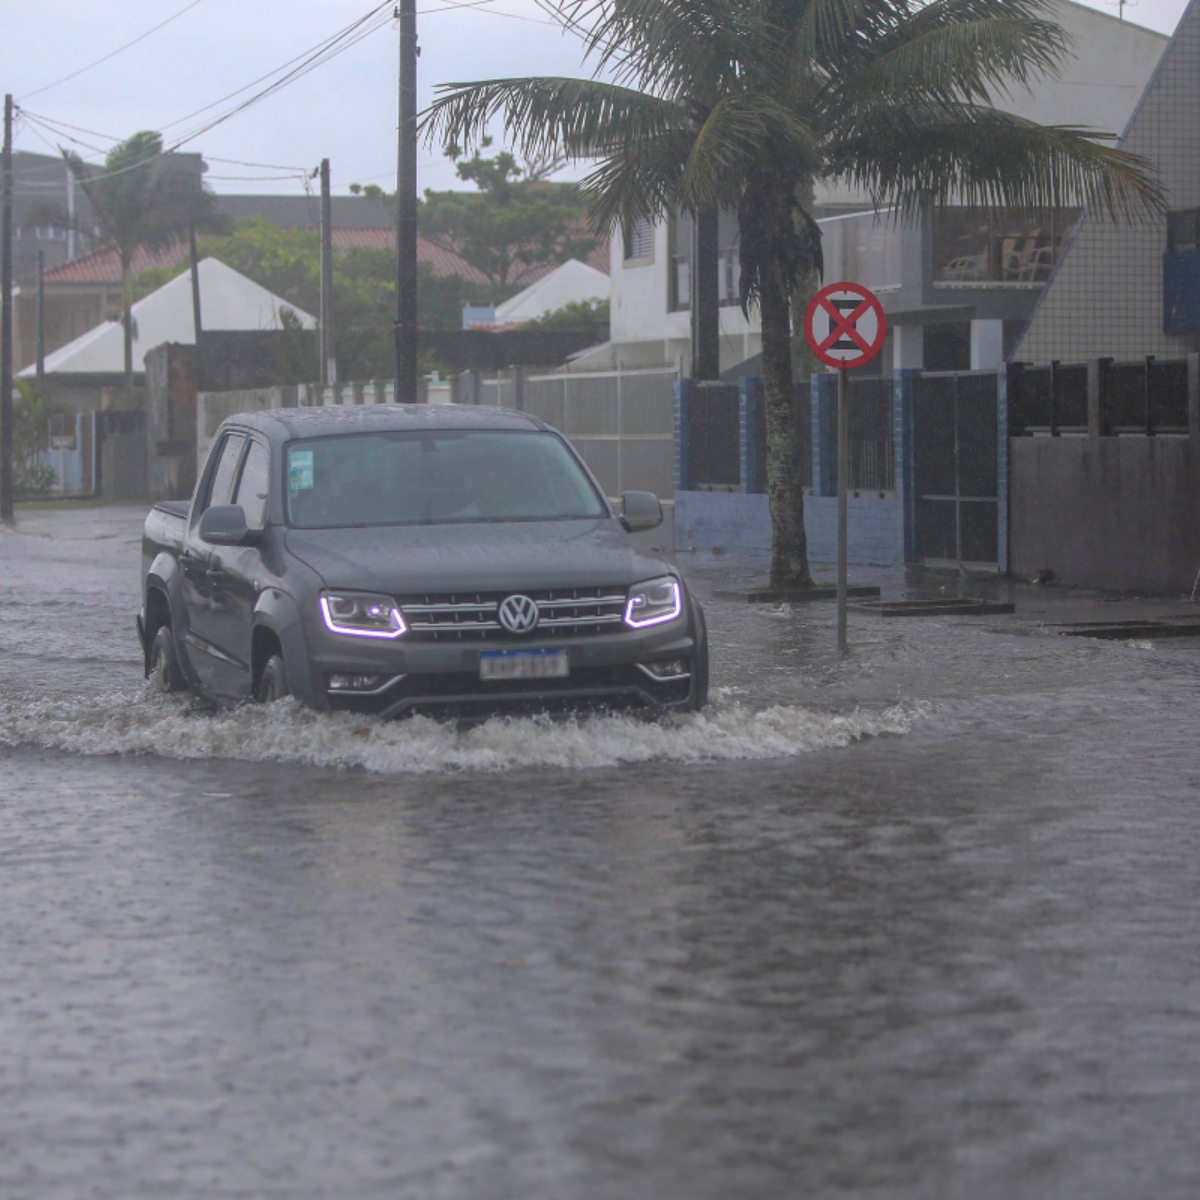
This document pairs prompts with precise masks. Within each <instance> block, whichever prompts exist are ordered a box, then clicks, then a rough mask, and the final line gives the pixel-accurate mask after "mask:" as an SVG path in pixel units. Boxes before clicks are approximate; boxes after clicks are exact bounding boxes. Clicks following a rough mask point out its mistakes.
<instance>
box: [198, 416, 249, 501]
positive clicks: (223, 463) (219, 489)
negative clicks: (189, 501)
mask: <svg viewBox="0 0 1200 1200" xmlns="http://www.w3.org/2000/svg"><path fill="white" fill-rule="evenodd" d="M245 444H246V438H245V436H244V435H243V434H240V433H231V434H228V435H227V436H226V438H225V441H224V443H223V444H222V446H221V458H220V460H219V461H218V463H217V469H216V470H215V471H214V472H213V479H212V484H211V486H210V487H209V489H208V503H207V504H206V505H205V506H204V507H205V508H211V507H212V506H213V505H214V504H232V503H233V499H232V497H233V481H234V479H236V478H237V465H238V460H239V459H240V458H241V456H242V447H243V446H244V445H245Z"/></svg>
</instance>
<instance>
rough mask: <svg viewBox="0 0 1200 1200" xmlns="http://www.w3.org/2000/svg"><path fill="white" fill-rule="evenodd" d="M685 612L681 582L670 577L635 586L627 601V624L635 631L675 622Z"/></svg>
mask: <svg viewBox="0 0 1200 1200" xmlns="http://www.w3.org/2000/svg"><path fill="white" fill-rule="evenodd" d="M681 612H683V594H682V592H681V591H680V588H679V580H677V579H674V578H672V577H671V576H670V575H667V576H664V577H663V578H662V579H649V580H647V581H646V582H645V583H637V584H634V586H633V587H631V588H630V589H629V599H628V600H626V601H625V624H626V625H628V626H630V627H631V628H633V629H644V628H645V627H646V626H647V625H662V624H663V623H664V622H665V621H674V620H675V618H676V617H677V616H679V614H680V613H681Z"/></svg>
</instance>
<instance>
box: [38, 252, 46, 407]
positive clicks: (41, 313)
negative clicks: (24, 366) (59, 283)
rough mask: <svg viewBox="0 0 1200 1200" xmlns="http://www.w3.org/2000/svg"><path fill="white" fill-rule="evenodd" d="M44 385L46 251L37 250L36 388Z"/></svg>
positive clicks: (39, 388) (39, 389)
mask: <svg viewBox="0 0 1200 1200" xmlns="http://www.w3.org/2000/svg"><path fill="white" fill-rule="evenodd" d="M45 386H46V252H45V250H39V251H38V290H37V389H38V391H39V392H40V391H41V390H42V388H44V387H45Z"/></svg>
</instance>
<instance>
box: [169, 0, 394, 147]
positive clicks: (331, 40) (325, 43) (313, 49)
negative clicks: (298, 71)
mask: <svg viewBox="0 0 1200 1200" xmlns="http://www.w3.org/2000/svg"><path fill="white" fill-rule="evenodd" d="M389 3H391V0H384V3H382V4H379V5H377V6H376V7H375V8H373V9H371V11H370V12H369V13H367V14H366V16H364V17H360V18H359V19H358V20H357V21H352V22H351V23H350V24H349V25H347V26H345V27H344V28H343V29H340V30H338V32H337V33H334V34H331V35H330V36H329V37H327V38H324V39H323V40H322V41H320V42H317V44H316V45H315V46H310V47H309V48H308V49H307V50H304V51H302V52H301V53H300V54H297V55H296V57H295V58H289V59H288V60H287V62H285V63H282V64H281V65H280V66H278V67H273V68H272V69H271V70H270V71H267V72H266V73H265V74H263V75H260V76H259V77H258V78H257V79H252V80H251V81H250V82H249V83H247V84H245V85H243V86H242V87H240V88H237V89H235V90H234V91H232V92H227V93H226V94H225V95H224V96H221V97H219V98H218V99H216V100H214V101H212V103H211V104H205V105H204V106H203V107H201V108H197V109H195V110H194V111H193V112H190V113H185V114H184V115H183V116H182V117H177V118H176V119H175V120H174V121H168V122H167V123H166V124H165V125H163V126H162V129H164V130H165V129H172V128H174V126H176V125H182V124H183V123H184V122H185V121H190V120H191V119H192V118H193V117H198V116H199V115H200V114H201V113H204V112H208V110H209V109H211V108H216V107H217V105H218V104H224V103H225V101H226V100H232V99H233V98H234V97H235V96H240V95H241V94H242V93H243V92H248V91H249V90H250V89H251V88H252V87H254V86H255V85H256V84H259V83H262V82H263V81H264V80H266V79H270V78H271V76H272V75H278V74H279V72H280V71H284V70H286V69H287V68H288V67H290V66H291V65H292V64H293V63H298V62H300V60H301V59H303V58H306V57H307V56H309V55H313V54H316V53H319V52H320V51H322V50H324V49H325V48H327V47H330V46H332V45H334V44H335V43H336V42H338V41H339V40H340V39H342V38H343V37H346V36H347V35H348V34H349V33H351V32H352V31H353V30H355V29H357V28H358V26H360V25H361V24H362V23H363V22H364V21H369V20H370V19H371V18H372V17H373V16H374V15H375V14H376V13H378V12H379V11H380V10H381V9H383V8H386V7H387V6H388V4H389Z"/></svg>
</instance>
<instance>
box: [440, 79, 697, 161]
mask: <svg viewBox="0 0 1200 1200" xmlns="http://www.w3.org/2000/svg"><path fill="white" fill-rule="evenodd" d="M437 90H438V92H439V93H441V94H440V95H439V96H438V98H437V99H436V100H434V102H433V103H432V104H431V105H430V106H429V107H428V108H427V109H426V110H425V111H424V113H422V115H421V120H420V126H419V128H420V132H421V134H422V135H423V136H424V137H425V139H426V141H428V142H437V141H440V142H441V143H442V144H449V143H455V144H458V145H461V146H466V147H469V146H471V145H478V144H479V143H480V141H481V140H482V138H483V137H484V135H485V132H486V130H487V128H488V126H489V125H490V124H491V122H492V121H494V120H496V119H499V120H501V121H502V123H503V127H504V136H505V139H506V141H507V142H508V144H510V145H512V146H514V147H515V148H517V149H519V150H520V151H521V152H522V153H523V154H524V155H526V156H527V157H529V158H541V157H544V156H547V155H565V156H566V157H567V158H568V159H570V160H574V159H579V158H595V157H599V156H601V155H603V154H605V153H606V152H607V151H608V150H609V149H610V148H611V147H612V146H614V145H616V144H617V143H619V142H622V141H627V140H628V141H633V142H640V141H653V140H656V139H659V138H663V137H667V136H670V135H672V134H674V133H675V132H676V131H677V130H678V129H679V128H680V126H681V125H682V124H684V123H686V121H687V114H686V113H684V112H682V111H681V110H680V108H679V107H678V106H677V105H675V104H672V103H671V102H669V101H666V100H662V99H660V98H659V97H657V96H649V95H646V94H645V93H642V92H638V91H636V90H634V89H632V88H626V87H620V86H619V85H617V84H611V83H603V82H601V81H599V80H594V79H571V78H563V77H547V78H532V79H492V80H487V81H485V82H482V83H448V84H442V85H440V86H439V87H438V89H437Z"/></svg>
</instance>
